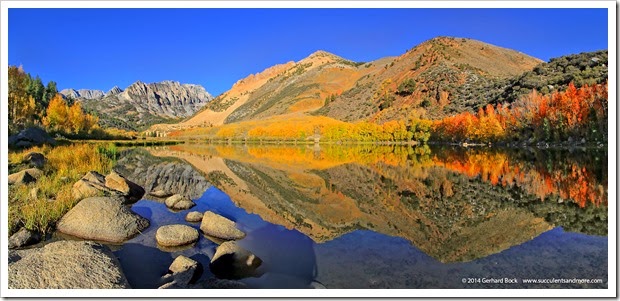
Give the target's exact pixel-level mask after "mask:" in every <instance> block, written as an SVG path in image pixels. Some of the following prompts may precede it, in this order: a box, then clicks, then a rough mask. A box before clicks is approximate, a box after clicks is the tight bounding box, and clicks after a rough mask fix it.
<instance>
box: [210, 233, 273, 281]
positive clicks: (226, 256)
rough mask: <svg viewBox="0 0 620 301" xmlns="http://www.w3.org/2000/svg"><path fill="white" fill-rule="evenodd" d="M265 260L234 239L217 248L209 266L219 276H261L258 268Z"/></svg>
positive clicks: (236, 277) (228, 277)
mask: <svg viewBox="0 0 620 301" xmlns="http://www.w3.org/2000/svg"><path fill="white" fill-rule="evenodd" d="M262 263H263V261H262V260H261V259H260V258H258V257H257V256H256V255H254V254H252V253H251V252H250V251H248V250H246V249H244V248H242V247H240V246H239V245H238V244H237V243H236V242H234V241H227V242H225V243H222V244H221V245H219V246H218V247H217V249H216V250H215V255H213V258H211V263H210V264H209V268H210V269H211V272H213V274H214V275H215V276H217V277H218V278H224V279H241V278H247V277H259V276H260V273H258V272H257V270H256V269H258V267H259V266H260V265H261V264H262Z"/></svg>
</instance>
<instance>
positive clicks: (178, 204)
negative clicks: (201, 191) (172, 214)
mask: <svg viewBox="0 0 620 301" xmlns="http://www.w3.org/2000/svg"><path fill="white" fill-rule="evenodd" d="M165 203H166V207H168V208H170V209H174V210H186V209H189V208H192V207H194V206H195V205H196V203H194V202H193V201H192V200H190V199H189V198H187V197H184V196H182V195H180V194H175V195H173V196H171V197H169V198H167V199H166V201H165Z"/></svg>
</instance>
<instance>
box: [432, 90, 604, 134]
mask: <svg viewBox="0 0 620 301" xmlns="http://www.w3.org/2000/svg"><path fill="white" fill-rule="evenodd" d="M607 110H608V104H607V84H604V85H593V86H588V85H584V86H583V87H581V88H579V89H578V88H576V87H575V86H574V85H573V84H572V83H571V84H570V85H569V86H568V88H567V89H566V91H564V92H556V93H553V94H551V95H541V94H539V93H538V92H536V91H535V90H534V91H532V93H530V94H529V95H526V96H525V97H523V98H521V99H520V100H519V101H517V102H515V103H513V104H510V105H501V104H498V105H496V106H492V105H487V106H486V107H485V108H484V109H482V108H481V109H480V110H479V111H478V113H477V114H472V113H469V112H464V113H461V114H458V115H455V116H451V117H447V118H444V119H442V120H440V121H436V122H435V123H434V124H433V134H432V140H438V141H474V142H500V141H501V142H510V141H522V140H525V139H534V140H535V141H547V142H561V141H566V140H568V139H569V138H571V139H577V138H579V139H581V138H584V139H586V140H588V141H597V142H603V141H606V139H607V118H608V117H607V113H608V112H607Z"/></svg>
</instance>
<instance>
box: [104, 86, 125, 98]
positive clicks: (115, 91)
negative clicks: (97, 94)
mask: <svg viewBox="0 0 620 301" xmlns="http://www.w3.org/2000/svg"><path fill="white" fill-rule="evenodd" d="M121 92H123V90H122V89H121V88H119V87H118V86H114V87H112V89H110V90H108V92H106V94H105V96H108V95H115V94H118V93H121Z"/></svg>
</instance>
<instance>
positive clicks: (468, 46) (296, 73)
mask: <svg viewBox="0 0 620 301" xmlns="http://www.w3.org/2000/svg"><path fill="white" fill-rule="evenodd" d="M541 62H542V61H541V60H539V59H536V58H533V57H530V56H527V55H525V54H523V53H521V52H518V51H515V50H511V49H507V48H502V47H498V46H494V45H491V44H487V43H484V42H480V41H476V40H472V39H465V38H452V37H437V38H433V39H430V40H428V41H425V42H423V43H421V44H419V45H417V46H415V47H413V48H411V49H409V50H408V51H406V52H405V53H403V54H402V55H400V56H396V57H384V58H379V59H377V60H374V61H371V62H353V61H350V60H347V59H344V58H342V57H340V56H338V55H335V54H332V53H329V52H326V51H324V50H317V51H315V52H313V53H311V54H310V55H308V56H307V57H305V58H303V59H301V60H299V61H297V62H288V63H285V64H280V65H275V66H273V67H270V68H267V69H265V70H263V71H262V72H258V73H255V74H251V75H249V76H247V77H245V78H243V79H241V80H239V81H237V82H236V83H235V84H234V85H233V86H232V87H231V89H230V90H228V91H226V92H224V93H222V94H221V95H220V96H218V97H216V98H215V99H214V100H213V101H212V102H211V103H210V104H209V105H208V106H205V107H204V108H203V110H201V111H200V112H198V113H196V114H195V115H194V116H192V117H190V118H188V119H186V120H184V121H182V122H179V123H177V124H174V125H155V126H153V127H151V129H152V130H160V131H170V130H177V129H183V128H192V127H209V126H219V125H223V124H230V123H237V122H241V121H249V120H262V119H268V118H271V117H274V116H289V115H290V116H300V115H319V116H327V117H330V118H334V119H337V120H341V121H347V122H354V121H361V120H366V121H373V122H377V123H383V122H386V121H389V120H394V119H402V118H406V117H409V116H411V115H417V116H419V117H425V118H440V117H443V116H447V115H449V114H452V113H454V112H460V111H463V110H469V111H474V110H475V109H477V107H479V106H482V105H483V104H482V102H481V101H480V100H473V99H469V98H467V97H470V96H469V95H470V94H472V93H471V91H470V90H471V89H477V90H481V88H480V87H479V86H484V85H483V84H484V83H492V82H494V81H495V80H498V79H507V78H510V77H513V76H516V75H518V74H521V73H523V72H525V71H527V70H531V69H532V68H533V67H534V66H536V65H537V64H539V63H541ZM258 78H260V80H257V79H258ZM246 82H251V83H252V87H251V88H252V89H244V88H242V87H243V86H242V85H243V84H245V83H246ZM411 82H413V84H410V86H407V83H411ZM470 87H474V88H471V89H470ZM468 89H470V90H468Z"/></svg>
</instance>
